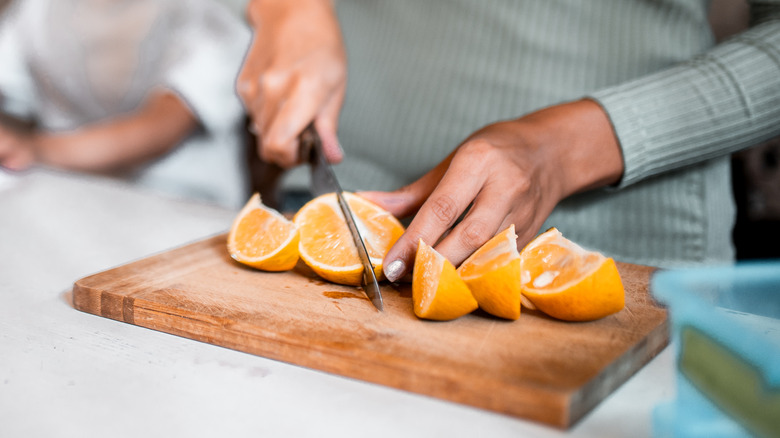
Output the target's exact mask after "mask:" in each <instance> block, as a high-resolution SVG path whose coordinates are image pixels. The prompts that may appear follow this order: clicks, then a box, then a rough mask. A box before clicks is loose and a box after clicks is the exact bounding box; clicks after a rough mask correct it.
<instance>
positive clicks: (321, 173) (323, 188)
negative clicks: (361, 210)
mask: <svg viewBox="0 0 780 438" xmlns="http://www.w3.org/2000/svg"><path fill="white" fill-rule="evenodd" d="M300 150H301V155H302V157H304V158H305V157H308V158H309V164H310V166H311V189H312V193H313V194H314V195H315V196H319V195H322V194H325V193H331V192H333V193H335V194H336V198H337V199H338V204H339V208H340V209H341V212H342V214H343V215H344V220H345V221H346V223H347V228H349V232H350V234H351V235H352V241H353V242H354V243H355V247H356V248H357V253H358V256H359V257H360V262H361V263H362V264H363V290H364V291H365V293H366V296H368V299H369V300H371V303H372V304H373V305H374V307H376V308H377V309H379V311H383V310H384V305H383V303H382V292H381V291H380V290H379V283H378V282H377V279H376V274H375V273H374V265H373V264H372V263H371V258H370V257H369V255H368V250H367V249H366V245H365V243H363V237H362V236H361V235H360V230H358V227H357V223H356V222H355V216H354V215H353V214H352V209H351V208H350V207H349V204H348V203H347V200H346V199H345V198H344V191H343V190H342V189H341V185H340V184H339V182H338V180H337V179H336V174H335V173H334V172H333V168H332V167H331V166H330V163H329V162H328V160H327V159H326V158H325V153H324V151H323V150H322V141H321V140H320V136H319V135H318V134H317V131H316V130H315V129H314V124H313V123H311V124H309V126H308V127H306V129H305V130H304V131H303V132H302V133H301V137H300Z"/></svg>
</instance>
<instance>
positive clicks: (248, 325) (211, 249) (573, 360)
mask: <svg viewBox="0 0 780 438" xmlns="http://www.w3.org/2000/svg"><path fill="white" fill-rule="evenodd" d="M225 239H226V238H225V236H224V235H220V236H214V237H211V238H208V239H205V240H202V241H199V242H195V243H193V244H190V245H187V246H184V247H181V248H177V249H173V250H171V251H168V252H165V253H161V254H158V255H154V256H151V257H149V258H146V259H142V260H139V261H135V262H132V263H129V264H127V265H124V266H120V267H117V268H114V269H111V270H108V271H104V272H101V273H98V274H95V275H92V276H89V277H86V278H83V279H81V280H79V281H77V282H76V283H75V285H74V288H73V303H74V306H75V307H76V308H77V309H79V310H82V311H84V312H89V313H93V314H95V315H100V316H104V317H107V318H112V319H116V320H119V321H124V322H127V323H130V324H135V325H138V326H142V327H147V328H151V329H154V330H160V331H163V332H166V333H171V334H175V335H179V336H184V337H187V338H191V339H195V340H198V341H203V342H208V343H211V344H215V345H220V346H223V347H227V348H232V349H236V350H240V351H244V352H247V353H251V354H255V355H259V356H263V357H267V358H271V359H276V360H280V361H284V362H289V363H292V364H297V365H300V366H304V367H308V368H313V369H318V370H322V371H326V372H329V373H334V374H339V375H342V376H346V377H351V378H355V379H360V380H364V381H368V382H373V383H378V384H381V385H387V386H390V387H394V388H400V389H403V390H407V391H412V392H415V393H420V394H425V395H428V396H432V397H437V398H440V399H444V400H449V401H453V402H457V403H463V404H467V405H471V406H476V407H479V408H483V409H487V410H491V411H496V412H500V413H504V414H508V415H513V416H518V417H522V418H525V419H529V420H533V421H538V422H542V423H546V424H550V425H554V426H557V427H560V428H567V427H570V426H571V425H572V424H574V423H575V422H576V421H577V420H578V419H580V418H581V417H582V416H584V415H585V414H586V413H587V412H589V411H590V410H591V409H592V408H593V407H594V406H595V405H597V404H598V403H599V402H600V401H601V400H602V399H603V398H605V397H606V396H607V395H608V394H610V393H611V392H612V391H613V390H614V389H615V388H617V387H618V386H619V385H620V384H622V383H623V382H624V381H625V380H626V379H628V378H629V377H630V376H631V375H633V374H634V373H635V372H636V371H637V370H638V369H639V368H641V367H642V366H643V365H644V364H645V363H646V362H647V361H649V360H650V359H651V358H652V357H654V356H655V355H656V354H657V353H658V352H659V351H661V350H662V349H663V348H664V346H666V345H667V343H668V339H669V338H668V327H667V315H666V311H665V310H664V309H663V308H661V307H659V306H658V305H657V304H656V303H655V302H654V301H653V300H652V298H651V296H650V295H649V294H648V281H649V276H650V274H651V272H652V269H651V268H648V267H642V266H637V265H629V264H621V263H619V264H618V269H619V270H620V274H621V276H622V279H623V282H624V285H625V288H626V308H625V309H623V310H622V311H620V312H619V313H617V314H615V315H612V316H609V317H606V318H604V319H601V320H598V321H593V322H586V323H568V322H561V321H557V320H554V319H552V318H549V317H546V316H545V315H543V314H541V313H539V312H535V311H530V310H525V309H524V310H523V314H522V315H521V316H520V319H519V320H517V321H514V322H510V321H505V320H501V319H497V318H493V317H491V316H489V315H487V314H485V313H483V312H481V311H477V312H474V313H473V314H471V315H468V316H465V317H462V318H460V319H457V320H455V321H449V322H429V321H422V320H419V319H417V318H416V317H415V316H414V313H413V309H412V299H411V286H409V285H400V286H399V285H390V284H384V285H383V286H382V292H383V296H384V300H385V311H384V312H379V311H377V310H376V309H374V307H373V306H372V305H371V303H370V302H369V301H368V299H367V298H365V296H364V295H363V293H362V291H361V290H360V289H357V288H353V287H347V286H340V285H335V284H331V283H327V282H325V281H321V280H319V279H318V278H317V277H316V275H315V274H314V273H312V272H311V271H310V270H309V269H308V268H307V267H306V266H305V265H303V264H302V263H299V265H298V266H297V267H296V268H295V269H294V270H293V271H290V272H284V273H265V272H260V271H256V270H253V269H251V268H247V267H244V266H242V265H240V264H238V263H236V262H234V261H233V260H232V259H231V258H230V257H229V256H228V254H227V251H226V247H225Z"/></svg>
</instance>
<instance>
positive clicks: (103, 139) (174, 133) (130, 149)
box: [0, 91, 198, 173]
mask: <svg viewBox="0 0 780 438" xmlns="http://www.w3.org/2000/svg"><path fill="white" fill-rule="evenodd" d="M197 127H198V121H197V119H196V118H195V116H194V115H193V114H192V112H191V111H190V110H189V108H188V107H187V105H186V104H185V103H184V102H182V101H181V99H179V97H178V96H176V95H175V94H173V93H171V92H167V91H160V92H155V93H153V94H152V95H150V97H149V98H148V99H147V100H146V102H145V103H144V104H143V106H142V107H141V108H139V109H138V110H137V111H135V112H134V113H131V114H128V115H126V116H122V117H118V118H115V119H112V120H108V121H104V122H100V123H96V124H93V125H89V126H84V127H82V128H79V129H77V130H74V131H69V132H62V133H47V132H27V133H25V132H19V131H16V130H13V129H10V128H9V127H7V126H2V125H0V165H2V166H3V167H6V168H9V169H13V170H22V169H26V168H28V167H30V166H32V165H34V164H44V165H48V166H52V167H59V168H64V169H70V170H77V171H86V172H95V173H111V172H116V171H123V170H128V169H132V168H133V167H134V166H138V165H141V164H144V163H146V162H148V161H151V160H154V159H155V158H157V157H160V156H162V155H164V154H165V153H167V152H169V151H170V150H172V149H173V148H174V147H176V146H177V145H178V144H179V143H180V142H181V141H182V140H184V139H185V138H186V137H187V136H188V135H190V134H191V133H192V132H193V131H194V130H195V129H197Z"/></svg>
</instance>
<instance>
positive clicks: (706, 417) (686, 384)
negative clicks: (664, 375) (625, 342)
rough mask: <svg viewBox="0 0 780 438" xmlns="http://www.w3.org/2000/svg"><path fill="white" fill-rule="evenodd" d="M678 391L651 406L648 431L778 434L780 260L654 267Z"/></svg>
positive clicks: (672, 435) (721, 436) (666, 437)
mask: <svg viewBox="0 0 780 438" xmlns="http://www.w3.org/2000/svg"><path fill="white" fill-rule="evenodd" d="M650 287H651V291H652V293H653V295H654V296H655V298H656V299H657V300H658V301H659V302H661V303H662V304H664V305H666V306H667V307H668V309H669V313H670V318H671V330H672V332H671V335H672V342H673V344H672V345H674V348H675V357H676V360H675V363H676V367H677V376H676V377H677V398H676V399H675V400H673V401H671V402H669V403H664V404H662V405H659V406H657V407H656V409H655V410H654V412H653V428H654V429H653V435H654V436H655V437H657V438H678V437H707V438H726V437H728V438H731V437H751V436H756V437H780V261H764V262H751V263H738V264H736V265H728V266H717V267H707V268H696V269H686V270H670V271H659V272H657V273H656V274H655V275H653V277H652V279H651V284H650Z"/></svg>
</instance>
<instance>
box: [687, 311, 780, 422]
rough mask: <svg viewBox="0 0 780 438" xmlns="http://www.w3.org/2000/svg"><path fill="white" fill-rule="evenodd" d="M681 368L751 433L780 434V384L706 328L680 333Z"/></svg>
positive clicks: (690, 329)
mask: <svg viewBox="0 0 780 438" xmlns="http://www.w3.org/2000/svg"><path fill="white" fill-rule="evenodd" d="M680 341H681V346H680V361H679V367H680V371H681V372H682V373H683V374H684V375H685V376H686V377H687V378H688V380H690V381H691V382H692V383H693V384H694V386H696V387H697V389H698V390H699V391H701V392H702V393H703V394H705V395H706V396H707V397H708V398H709V399H710V400H712V401H713V402H714V403H715V404H716V405H717V406H718V407H719V408H720V409H722V410H723V411H724V412H726V413H727V414H728V415H730V416H731V417H732V418H734V419H735V420H736V421H738V422H739V423H740V424H742V425H743V426H744V427H745V428H746V429H747V430H749V431H750V432H751V433H754V434H756V435H758V436H762V437H778V436H780V388H771V387H770V386H769V385H768V383H767V382H766V381H765V380H764V379H763V376H762V375H761V372H760V370H759V369H757V368H756V367H755V366H754V365H752V364H750V363H749V362H747V361H745V360H744V359H743V358H741V357H740V356H739V355H738V354H736V353H734V352H733V351H731V350H730V349H729V348H727V347H726V346H724V345H722V344H721V343H719V342H717V341H716V340H714V339H713V338H711V337H709V336H707V334H705V333H703V332H702V331H700V330H698V329H696V328H694V327H692V326H685V327H683V328H682V330H681V333H680Z"/></svg>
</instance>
